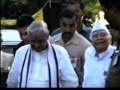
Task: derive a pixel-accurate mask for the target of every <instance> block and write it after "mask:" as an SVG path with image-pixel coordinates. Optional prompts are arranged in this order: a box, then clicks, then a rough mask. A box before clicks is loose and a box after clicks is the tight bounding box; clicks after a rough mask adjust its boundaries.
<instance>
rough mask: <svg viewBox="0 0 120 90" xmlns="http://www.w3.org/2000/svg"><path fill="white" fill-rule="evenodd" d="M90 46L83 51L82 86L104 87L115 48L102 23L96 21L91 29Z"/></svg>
mask: <svg viewBox="0 0 120 90" xmlns="http://www.w3.org/2000/svg"><path fill="white" fill-rule="evenodd" d="M90 39H91V41H92V44H93V45H92V46H90V47H88V48H87V49H86V51H85V54H84V57H85V64H84V80H83V83H82V87H83V88H105V81H106V77H107V73H108V70H109V66H110V62H111V60H112V58H111V57H112V55H113V53H114V51H115V50H116V47H115V46H112V45H111V39H112V37H111V34H110V32H109V30H108V29H107V27H106V26H105V25H104V24H102V23H99V22H98V23H96V24H95V25H94V26H93V28H92V31H91V34H90Z"/></svg>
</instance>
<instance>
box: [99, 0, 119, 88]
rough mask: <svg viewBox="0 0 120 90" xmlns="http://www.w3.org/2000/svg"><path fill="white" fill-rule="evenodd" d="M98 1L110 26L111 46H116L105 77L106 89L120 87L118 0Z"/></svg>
mask: <svg viewBox="0 0 120 90" xmlns="http://www.w3.org/2000/svg"><path fill="white" fill-rule="evenodd" d="M99 1H100V4H101V6H102V9H103V11H104V12H105V18H106V19H107V20H108V22H109V23H110V26H111V30H110V31H111V34H112V37H113V44H114V45H116V46H117V50H116V51H115V52H114V56H113V57H112V62H111V65H110V68H109V73H108V75H107V79H106V87H114V88H115V87H120V0H99Z"/></svg>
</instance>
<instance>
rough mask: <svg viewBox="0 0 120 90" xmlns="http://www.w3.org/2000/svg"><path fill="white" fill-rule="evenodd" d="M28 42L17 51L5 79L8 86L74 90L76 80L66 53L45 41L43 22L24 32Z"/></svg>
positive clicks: (47, 34)
mask: <svg viewBox="0 0 120 90" xmlns="http://www.w3.org/2000/svg"><path fill="white" fill-rule="evenodd" d="M27 32H28V35H29V36H30V40H31V43H30V44H28V45H25V46H22V47H21V48H19V49H18V50H17V52H16V54H15V58H14V62H13V64H12V68H11V70H10V73H9V75H8V78H7V82H6V83H7V87H17V88H18V87H22V88H32V87H34V88H53V87H54V88H59V87H77V86H78V77H77V75H76V73H75V71H74V69H73V67H72V64H71V62H70V60H69V59H70V58H69V55H68V53H67V51H66V50H65V49H64V48H63V47H61V46H58V45H54V44H51V43H50V42H49V41H48V37H49V32H48V29H47V27H45V26H44V25H43V23H42V22H36V21H34V22H32V23H31V24H30V26H29V27H28V29H27Z"/></svg>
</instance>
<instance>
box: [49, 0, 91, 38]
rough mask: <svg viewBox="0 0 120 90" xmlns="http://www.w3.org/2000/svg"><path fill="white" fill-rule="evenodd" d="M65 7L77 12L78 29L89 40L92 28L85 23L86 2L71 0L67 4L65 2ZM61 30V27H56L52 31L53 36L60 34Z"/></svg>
mask: <svg viewBox="0 0 120 90" xmlns="http://www.w3.org/2000/svg"><path fill="white" fill-rule="evenodd" d="M64 8H67V9H69V10H71V11H73V12H75V13H76V14H77V17H78V19H77V28H76V30H77V31H78V32H79V33H80V34H81V35H83V36H84V37H85V38H87V39H88V40H89V34H90V31H91V28H90V27H88V26H87V25H85V23H84V16H85V13H84V4H83V2H82V0H71V1H69V2H66V3H65V4H63V9H64ZM60 32H61V31H60V28H57V29H54V30H53V31H52V32H51V36H54V35H55V34H58V33H60Z"/></svg>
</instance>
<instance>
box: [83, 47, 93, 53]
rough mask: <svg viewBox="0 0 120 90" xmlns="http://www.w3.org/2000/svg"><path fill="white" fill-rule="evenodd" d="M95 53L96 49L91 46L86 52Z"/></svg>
mask: <svg viewBox="0 0 120 90" xmlns="http://www.w3.org/2000/svg"><path fill="white" fill-rule="evenodd" d="M94 52H95V48H94V47H93V46H89V47H88V48H87V49H86V50H85V54H93V53H94Z"/></svg>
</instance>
